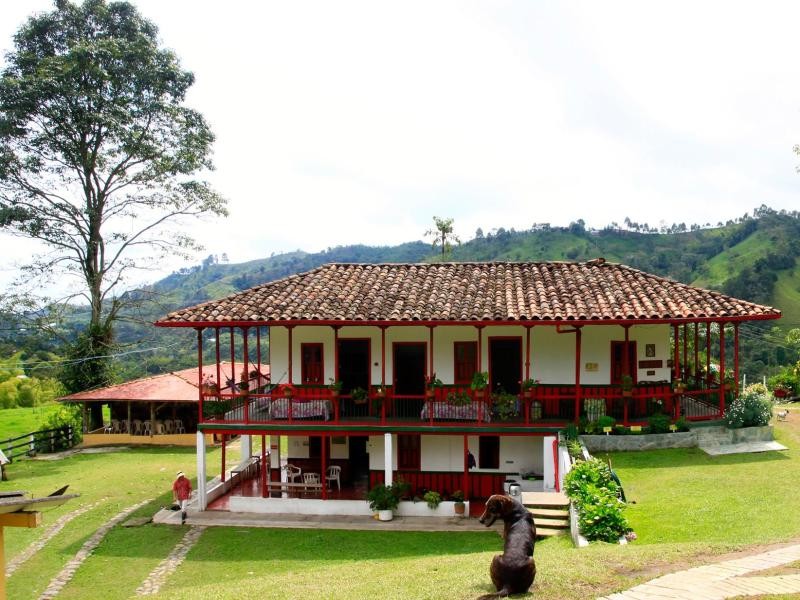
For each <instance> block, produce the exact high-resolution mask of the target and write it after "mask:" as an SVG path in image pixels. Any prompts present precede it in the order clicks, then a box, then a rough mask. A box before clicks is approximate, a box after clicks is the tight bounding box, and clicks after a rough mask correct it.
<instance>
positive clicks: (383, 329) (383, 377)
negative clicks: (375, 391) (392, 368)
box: [381, 325, 388, 423]
mask: <svg viewBox="0 0 800 600" xmlns="http://www.w3.org/2000/svg"><path fill="white" fill-rule="evenodd" d="M381 387H382V388H383V401H382V402H381V423H385V422H386V400H387V397H388V394H387V393H386V325H381Z"/></svg>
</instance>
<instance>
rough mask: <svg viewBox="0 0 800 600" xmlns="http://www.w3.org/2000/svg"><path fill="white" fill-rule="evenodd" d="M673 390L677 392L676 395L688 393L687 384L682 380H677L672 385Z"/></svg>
mask: <svg viewBox="0 0 800 600" xmlns="http://www.w3.org/2000/svg"><path fill="white" fill-rule="evenodd" d="M672 389H673V390H674V391H675V393H676V394H682V393H683V392H685V391H686V384H685V383H684V382H683V381H681V380H680V379H677V380H675V382H674V383H673V384H672Z"/></svg>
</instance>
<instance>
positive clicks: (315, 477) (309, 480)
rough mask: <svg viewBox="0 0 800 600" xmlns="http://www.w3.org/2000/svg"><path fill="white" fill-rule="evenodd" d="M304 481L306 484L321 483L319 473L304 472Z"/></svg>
mask: <svg viewBox="0 0 800 600" xmlns="http://www.w3.org/2000/svg"><path fill="white" fill-rule="evenodd" d="M303 483H304V484H305V485H306V486H310V485H319V473H303ZM306 489H308V488H306Z"/></svg>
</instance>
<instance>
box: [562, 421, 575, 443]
mask: <svg viewBox="0 0 800 600" xmlns="http://www.w3.org/2000/svg"><path fill="white" fill-rule="evenodd" d="M564 439H566V440H577V439H578V427H577V425H575V423H570V424H569V425H567V426H566V427H565V428H564Z"/></svg>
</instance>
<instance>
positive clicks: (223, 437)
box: [219, 433, 227, 483]
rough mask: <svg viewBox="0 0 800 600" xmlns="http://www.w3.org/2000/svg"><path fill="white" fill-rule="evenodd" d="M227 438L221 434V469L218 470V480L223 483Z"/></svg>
mask: <svg viewBox="0 0 800 600" xmlns="http://www.w3.org/2000/svg"><path fill="white" fill-rule="evenodd" d="M226 437H227V436H226V435H225V434H224V433H223V434H222V467H221V468H220V470H219V480H220V481H221V482H222V483H225V438H226Z"/></svg>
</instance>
